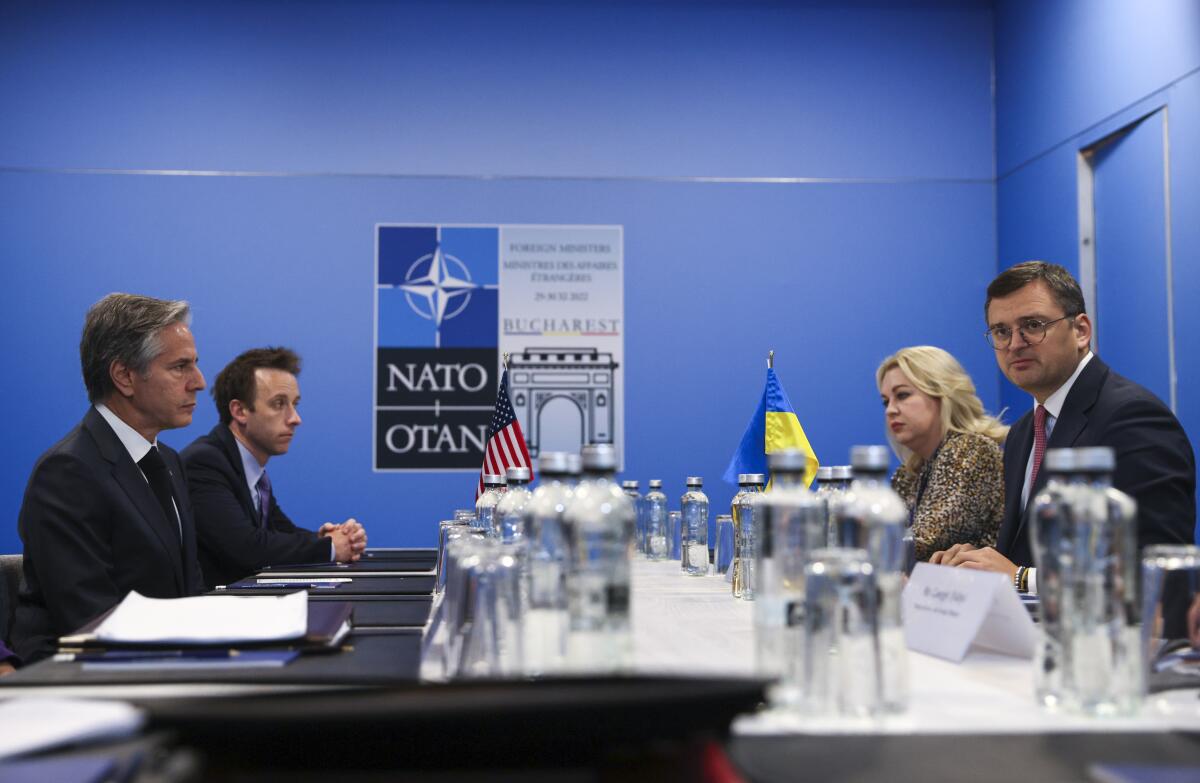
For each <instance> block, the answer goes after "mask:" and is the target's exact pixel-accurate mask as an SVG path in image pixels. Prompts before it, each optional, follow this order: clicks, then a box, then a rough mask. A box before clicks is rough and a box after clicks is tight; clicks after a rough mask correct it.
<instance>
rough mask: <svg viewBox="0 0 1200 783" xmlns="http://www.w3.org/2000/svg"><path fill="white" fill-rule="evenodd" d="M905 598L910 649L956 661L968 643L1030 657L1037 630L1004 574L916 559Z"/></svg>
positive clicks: (905, 625) (905, 636) (905, 622)
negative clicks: (919, 561)
mask: <svg viewBox="0 0 1200 783" xmlns="http://www.w3.org/2000/svg"><path fill="white" fill-rule="evenodd" d="M903 601H904V638H905V641H906V642H907V643H908V648H909V649H910V650H915V651H917V652H923V653H926V654H928V655H934V656H937V657H938V658H945V659H946V660H948V661H954V662H955V663H958V662H960V661H961V660H962V659H963V657H965V656H966V654H967V650H968V649H969V648H970V647H971V646H972V645H975V646H977V647H982V648H985V649H988V650H992V651H994V652H998V653H1002V654H1004V655H1015V656H1017V657H1019V658H1031V657H1033V650H1034V645H1035V644H1036V642H1037V629H1036V628H1035V627H1034V625H1033V619H1032V618H1030V616H1029V612H1028V611H1026V609H1025V607H1024V606H1023V605H1022V603H1021V599H1020V597H1018V596H1017V591H1016V590H1014V589H1013V586H1012V583H1011V582H1010V581H1009V580H1008V579H1006V578H1005V577H1004V575H1003V574H996V573H992V572H989V571H976V570H973V569H969V568H951V567H950V566H943V565H930V564H929V563H917V567H916V568H914V569H913V572H912V576H911V577H910V578H909V580H908V586H907V587H905V588H904V596H903Z"/></svg>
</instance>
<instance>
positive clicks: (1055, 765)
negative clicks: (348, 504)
mask: <svg viewBox="0 0 1200 783" xmlns="http://www.w3.org/2000/svg"><path fill="white" fill-rule="evenodd" d="M281 572H283V573H297V574H304V573H310V572H309V571H305V570H303V569H302V570H300V571H294V572H293V571H292V570H290V569H289V570H287V571H282V569H274V570H272V572H270V574H268V573H266V572H264V574H263V575H261V577H262V578H268V577H270V578H281V577H278V576H276V575H277V574H279V573H281ZM372 573H374V574H375V575H374V576H371V575H365V574H362V573H355V574H353V577H352V581H351V582H349V583H345V584H346V585H347V587H346V588H345V590H344V592H343V593H342V594H341V598H343V599H344V600H350V601H352V602H354V601H368V602H369V601H379V600H384V601H387V600H394V601H399V602H403V603H407V604H408V612H407V614H406V615H405V617H406V618H407V619H406V620H405V623H406V624H404V625H394V626H386V625H381V626H376V627H362V628H360V629H356V631H355V632H354V633H353V634H352V635H351V637H350V639H349V642H348V644H347V647H348V649H347V650H346V651H345V652H343V653H340V654H338V655H331V656H314V657H312V658H311V659H304V658H302V659H300V660H298V661H296V662H295V663H294V664H293V665H291V666H289V667H287V669H286V670H284V671H283V672H279V673H276V674H275V675H267V676H264V675H263V674H261V673H241V674H237V673H234V674H232V675H227V676H212V677H210V676H206V677H204V678H189V677H188V676H186V675H185V676H180V677H176V676H172V677H171V678H166V679H164V678H161V677H157V678H156V677H154V676H153V675H150V676H145V677H131V676H125V677H124V678H121V677H117V678H115V679H114V678H113V677H112V676H111V675H108V676H99V677H97V676H95V674H94V673H90V672H82V671H80V670H79V668H78V665H77V664H63V663H57V664H55V663H51V662H46V663H43V664H39V665H36V666H33V667H30V668H28V669H26V670H22V671H21V672H18V673H17V674H15V675H13V676H11V677H9V678H5V679H4V680H0V699H11V698H16V697H21V696H71V697H84V698H105V699H111V698H120V699H123V700H128V701H132V702H134V703H135V704H138V705H139V706H142V707H144V708H145V709H147V710H148V712H149V714H150V715H151V720H150V728H151V729H155V728H164V727H165V728H168V729H173V730H175V731H176V732H177V733H178V734H179V738H178V742H181V743H183V744H184V745H185V746H189V745H190V746H191V747H197V748H199V752H201V753H202V754H205V753H207V754H209V755H210V756H212V755H213V754H219V753H220V752H221V751H222V747H223V750H224V752H225V753H226V754H227V757H226V758H225V760H224V761H223V762H222V763H224V764H226V765H228V764H234V765H237V764H241V765H244V767H243V769H242V770H241V771H242V772H248V771H251V770H255V769H259V765H271V766H273V765H274V764H276V763H277V760H278V758H279V757H278V755H277V754H276V755H270V754H269V752H268V751H269V750H270V749H271V748H274V747H275V745H273V744H272V742H271V741H270V739H269V737H271V736H273V737H274V741H275V742H276V743H277V744H278V747H280V748H282V747H289V748H295V747H296V746H297V745H298V744H299V745H304V744H305V742H304V740H305V738H306V737H307V736H308V735H307V734H306V732H308V731H310V725H309V722H308V721H304V720H299V722H297V718H296V716H298V715H300V716H302V715H305V714H309V715H311V714H318V715H321V716H323V717H321V718H320V719H319V720H320V725H321V729H320V730H321V732H323V733H324V734H325V735H328V734H329V733H330V732H332V733H333V734H335V735H337V734H339V733H340V734H342V735H344V736H345V738H346V740H347V741H350V740H351V738H357V740H356V741H357V742H358V743H359V747H362V748H366V749H368V751H369V753H368V754H367V755H370V758H366V757H365V756H364V757H363V758H362V759H360V761H361V766H362V767H363V769H364V770H366V769H375V770H378V769H380V768H387V769H404V768H406V764H409V763H413V764H418V766H420V767H421V768H422V769H425V770H426V771H428V770H429V769H431V768H436V769H442V767H443V766H444V765H449V766H450V768H451V769H456V768H455V767H454V764H455V763H462V764H463V765H465V767H464V768H462V769H458V773H461V774H462V775H465V777H462V778H461V779H474V778H472V777H471V774H472V772H471V770H472V769H473V770H474V773H475V774H479V775H483V776H484V777H486V774H485V773H487V772H488V771H489V768H488V765H489V764H495V765H496V766H495V767H491V768H490V771H492V772H494V771H496V769H500V768H502V769H507V770H510V771H511V770H525V771H528V770H529V769H538V770H540V774H542V775H543V777H546V776H547V775H549V777H548V778H547V779H557V778H558V776H562V777H565V778H567V779H592V778H590V777H587V775H589V774H591V773H593V772H595V770H596V769H597V768H599V769H606V768H609V769H610V767H611V764H612V763H613V761H612V757H611V754H610V756H606V755H605V753H604V747H605V746H611V747H612V748H615V749H616V751H615V752H616V754H617V755H616V757H617V758H624V761H622V762H621V763H623V764H625V765H626V766H625V767H624V768H625V769H627V770H628V769H630V766H629V765H630V763H631V762H629V760H628V755H629V752H630V751H629V750H628V749H629V748H630V747H631V746H632V745H634V744H637V742H636V741H637V740H638V739H639V738H641V739H644V740H647V741H649V740H652V739H654V736H655V735H656V734H661V735H662V736H663V737H664V738H665V739H666V740H668V742H667V744H666V745H663V744H662V743H660V745H659V750H658V751H656V752H658V753H659V756H658V757H656V759H657V760H651V761H645V760H643V762H641V763H642V766H640V767H636V765H635V768H636V769H639V770H641V771H642V772H645V771H646V770H647V769H654V768H655V766H654V765H656V764H657V765H658V766H659V767H661V768H665V769H666V770H674V771H675V772H676V773H679V772H680V770H681V768H680V767H679V766H678V763H679V762H678V759H679V757H680V756H681V754H682V755H684V756H686V755H687V754H688V753H695V752H698V751H695V748H697V747H700V746H699V745H696V744H695V742H701V741H708V742H712V741H714V740H715V741H718V742H719V743H720V745H721V747H723V749H724V752H725V753H727V755H728V758H729V759H731V760H732V762H733V764H734V765H735V766H736V767H737V768H738V769H739V770H740V771H741V772H742V773H743V774H744V775H745V776H746V777H747V778H748V779H751V780H794V779H800V778H803V777H812V778H813V779H825V778H830V777H832V778H837V779H845V780H895V779H897V778H898V777H899V778H904V779H910V778H913V777H917V776H918V775H920V776H924V777H928V778H931V779H934V780H938V779H956V778H958V777H969V778H970V779H972V780H976V781H990V780H996V781H1005V783H1010V781H1012V780H1014V779H1024V780H1043V779H1046V780H1087V779H1089V777H1088V776H1089V774H1090V773H1089V770H1090V769H1091V768H1092V766H1093V765H1096V764H1101V765H1121V764H1155V765H1164V764H1192V765H1195V764H1197V763H1198V762H1200V698H1198V693H1200V691H1197V690H1196V689H1190V690H1175V691H1168V692H1165V693H1163V694H1158V695H1156V696H1154V697H1152V700H1151V703H1150V704H1148V705H1147V708H1146V710H1145V711H1144V714H1142V715H1139V716H1138V717H1135V718H1118V719H1099V718H1083V717H1076V716H1069V715H1061V714H1053V713H1049V712H1046V711H1044V710H1042V709H1040V708H1038V707H1037V706H1036V705H1035V703H1034V700H1033V697H1032V692H1033V691H1032V664H1031V662H1030V661H1029V660H1025V659H1020V658H1014V657H1008V656H1003V655H999V654H995V653H989V652H986V651H982V650H971V651H970V652H969V653H968V655H967V657H966V659H965V660H964V661H963V662H961V663H951V662H948V661H944V660H940V659H937V658H933V657H930V656H927V655H923V654H919V653H913V652H911V651H910V653H909V655H908V666H909V682H910V688H911V697H910V706H909V709H908V710H907V711H906V712H905V713H904V714H901V715H894V716H888V717H886V718H882V719H874V720H814V719H812V718H806V717H803V716H800V715H797V714H793V713H789V712H787V711H776V710H769V709H766V708H764V707H762V705H761V698H760V697H761V694H762V692H763V685H764V684H763V683H762V682H761V681H760V680H758V679H757V678H756V675H755V670H754V630H753V611H754V604H753V603H750V602H744V601H738V600H735V599H734V598H733V597H732V596H731V594H730V588H729V584H728V583H727V582H725V581H724V579H723V578H721V577H719V576H707V577H688V576H684V575H682V574H681V573H680V568H679V563H678V561H664V562H657V563H653V562H647V561H645V560H643V559H638V560H636V561H635V562H634V563H633V570H632V578H633V589H632V605H631V612H632V618H633V619H632V622H633V638H634V666H633V671H632V672H631V673H630V674H629V675H628V676H626V677H624V678H619V679H618V680H612V679H604V678H599V679H597V678H593V679H588V678H586V677H585V678H579V677H575V678H564V679H561V680H558V681H555V680H547V681H542V682H519V681H518V682H507V683H489V682H456V683H448V684H439V683H423V684H422V683H418V682H417V678H418V672H419V650H420V641H421V634H422V631H423V628H422V625H423V621H424V620H423V617H421V615H422V611H421V609H424V613H425V614H427V611H428V601H429V597H428V596H427V595H426V596H413V595H411V594H404V593H402V594H399V595H393V596H388V595H386V594H381V593H380V592H378V589H379V588H378V587H377V586H378V585H384V584H386V583H387V580H389V579H391V580H394V579H398V578H401V576H402V575H403V576H418V577H420V576H423V577H428V576H429V574H428V573H422V572H421V571H420V570H419V569H415V568H414V569H413V570H409V571H406V572H403V574H401V573H399V572H394V571H393V570H390V569H379V568H375V569H374V570H373V571H372ZM372 580H376V581H374V582H372ZM372 585H374V586H372ZM230 589H231V590H235V589H236V588H230ZM339 589H341V588H339ZM404 589H408V588H404ZM373 590H374V591H376V592H372V591H373ZM326 592H327V591H324V590H321V591H317V590H313V591H310V595H313V596H314V597H315V600H333V597H332V596H328V595H326ZM414 607H419V608H416V609H414ZM357 612H358V608H357V607H356V613H357ZM418 620H419V621H420V622H418ZM704 711H708V712H709V714H707V715H705V714H697V713H703V712H704ZM735 713H740V714H737V715H736V717H734V715H735ZM514 716H518V717H514ZM239 722H242V723H245V724H246V726H247V727H250V726H262V725H264V724H265V725H268V726H270V727H271V732H274V733H273V734H271V733H270V732H268V733H267V734H259V735H258V739H256V740H255V742H253V743H247V744H246V745H245V746H240V745H237V744H236V743H233V744H229V740H228V737H229V736H230V734H231V733H232V734H233V735H237V734H238V732H230V731H229V727H230V726H235V725H240V723H239ZM622 724H624V725H622ZM214 726H215V727H217V729H214ZM247 731H250V729H249V728H247ZM371 731H374V732H375V734H372V733H371ZM155 736H157V735H155ZM372 736H375V737H376V738H377V740H376V744H374V745H372V744H371V743H372V740H371V739H370V737H372ZM398 736H405V737H408V738H409V739H410V740H414V741H411V742H408V743H402V744H401V748H402V751H398V750H396V742H395V741H394V738H395V737H398ZM221 737H224V738H225V739H223V740H222V739H220V738H221ZM581 737H582V739H581ZM438 738H444V739H443V740H441V741H439V739H438ZM451 738H453V739H451ZM468 740H469V741H468ZM489 742H490V743H491V744H489ZM206 743H207V744H206ZM671 743H674V744H673V745H672V744H671ZM681 743H682V744H681ZM308 744H309V745H311V744H312V743H308ZM468 747H473V748H474V750H475V751H476V752H475V753H474V755H472V753H467V752H465V749H466V748H468ZM555 747H557V750H555V751H552V750H550V749H551V748H555ZM662 747H670V748H674V750H673V751H671V752H669V753H667V754H666V756H663V755H662V753H663V751H662ZM372 748H373V750H371V749H372ZM451 749H453V752H449V753H448V751H450V750H451ZM518 750H519V752H518ZM235 751H236V752H235ZM672 753H673V754H674V755H672ZM622 754H624V755H622ZM292 755H295V753H294V751H292ZM456 757H457V759H458V762H456V761H455V759H456ZM231 759H232V760H231ZM322 759H323V757H319V756H314V757H313V758H312V759H310V760H309V761H308V762H307V763H310V764H314V765H316V766H315V768H320V765H321V764H322V763H323V761H322ZM664 759H670V761H664ZM342 761H344V759H342ZM330 763H333V761H332V760H330ZM664 764H665V767H663V765H664ZM605 765H609V766H608V767H606V766H605ZM355 769H356V766H355V765H354V764H353V763H351V764H350V765H349V766H348V767H346V766H343V767H341V768H339V770H338V771H339V777H342V778H352V777H353V774H352V773H353V771H354V770H355ZM551 770H552V771H553V772H554V775H550V774H549V771H551ZM443 771H444V770H443ZM610 771H611V769H610ZM365 774H366V773H365V772H364V775H365ZM578 775H584V777H573V776H578ZM664 775H665V777H667V778H670V777H672V775H671V774H669V772H668V773H663V774H659V775H656V776H660V777H661V776H664ZM687 776H691V775H687ZM364 779H365V778H364ZM452 779H460V778H457V777H455V778H452Z"/></svg>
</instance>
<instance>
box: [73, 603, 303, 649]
mask: <svg viewBox="0 0 1200 783" xmlns="http://www.w3.org/2000/svg"><path fill="white" fill-rule="evenodd" d="M307 631H308V593H305V592H303V591H300V592H296V593H290V594H288V595H279V596H274V595H263V596H258V595H254V596H229V595H221V596H196V597H194V598H147V597H145V596H144V595H140V594H138V593H136V592H131V593H130V594H129V595H127V596H125V600H123V601H122V602H121V603H120V604H118V605H117V608H116V609H114V610H113V611H112V613H111V614H109V615H108V617H106V618H105V619H104V621H103V622H101V623H100V625H99V626H97V627H96V629H95V630H94V631H93V632H92V634H91V637H90V638H89V639H87V640H86V641H96V642H103V643H107V644H189V645H190V644H202V645H221V644H250V643H256V642H282V641H288V640H291V639H300V638H302V637H303V636H304V635H305V633H307ZM64 641H67V640H66V639H64Z"/></svg>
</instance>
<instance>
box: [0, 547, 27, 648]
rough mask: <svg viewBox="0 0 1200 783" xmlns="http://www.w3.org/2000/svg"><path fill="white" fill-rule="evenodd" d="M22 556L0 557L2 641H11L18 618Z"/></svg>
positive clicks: (0, 636)
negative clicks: (15, 621)
mask: <svg viewBox="0 0 1200 783" xmlns="http://www.w3.org/2000/svg"><path fill="white" fill-rule="evenodd" d="M23 560H24V558H23V556H22V555H0V576H3V578H2V579H0V639H3V640H4V641H5V642H8V641H11V639H10V636H9V635H10V634H11V633H12V628H13V622H14V620H15V619H16V616H17V593H18V592H20V590H21V563H22V561H23Z"/></svg>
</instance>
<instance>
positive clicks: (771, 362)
mask: <svg viewBox="0 0 1200 783" xmlns="http://www.w3.org/2000/svg"><path fill="white" fill-rule="evenodd" d="M774 367H775V352H774V351H767V369H768V370H770V369H772V368H774Z"/></svg>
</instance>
